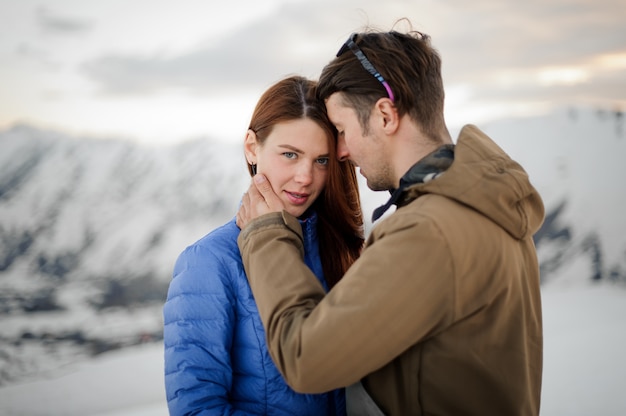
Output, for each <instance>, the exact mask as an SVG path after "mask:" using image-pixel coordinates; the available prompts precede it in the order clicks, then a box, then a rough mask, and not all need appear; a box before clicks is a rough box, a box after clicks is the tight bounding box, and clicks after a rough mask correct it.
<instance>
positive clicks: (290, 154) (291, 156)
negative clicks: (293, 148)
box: [283, 152, 297, 159]
mask: <svg viewBox="0 0 626 416" xmlns="http://www.w3.org/2000/svg"><path fill="white" fill-rule="evenodd" d="M283 156H285V157H286V158H287V159H295V158H296V156H297V155H296V153H295V152H284V153H283Z"/></svg>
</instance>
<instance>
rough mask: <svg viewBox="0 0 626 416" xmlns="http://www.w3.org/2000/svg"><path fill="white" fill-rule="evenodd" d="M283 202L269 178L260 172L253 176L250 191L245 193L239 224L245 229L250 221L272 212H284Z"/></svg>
mask: <svg viewBox="0 0 626 416" xmlns="http://www.w3.org/2000/svg"><path fill="white" fill-rule="evenodd" d="M283 209H285V206H284V204H283V202H282V201H281V200H280V198H279V197H278V195H276V194H275V193H274V190H273V189H272V186H271V185H270V183H269V181H268V180H267V178H266V177H265V176H264V175H263V174H261V173H259V174H257V175H255V176H254V177H253V178H252V184H251V185H250V188H248V192H246V193H245V194H243V198H242V199H241V206H240V207H239V212H237V226H239V228H240V229H242V230H243V229H244V227H245V226H246V225H248V223H250V221H252V220H253V219H255V218H258V217H260V216H261V215H263V214H269V213H270V212H282V210H283Z"/></svg>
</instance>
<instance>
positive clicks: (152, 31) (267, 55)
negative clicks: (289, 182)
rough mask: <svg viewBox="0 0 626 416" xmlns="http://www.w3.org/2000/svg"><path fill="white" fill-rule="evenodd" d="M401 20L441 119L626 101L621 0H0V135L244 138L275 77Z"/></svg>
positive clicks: (308, 68) (624, 105)
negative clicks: (429, 45) (441, 92)
mask: <svg viewBox="0 0 626 416" xmlns="http://www.w3.org/2000/svg"><path fill="white" fill-rule="evenodd" d="M402 17H407V18H409V19H410V20H411V22H412V24H413V28H414V29H417V30H420V31H422V32H425V33H428V34H429V35H431V37H432V42H433V45H434V46H435V47H436V48H437V49H438V50H439V51H440V53H441V55H442V58H443V73H444V83H445V85H446V93H447V101H446V117H447V120H448V123H449V124H450V125H451V127H455V126H458V125H460V124H464V123H468V122H471V123H476V124H480V123H482V122H486V121H487V120H489V119H491V118H494V117H500V116H508V115H517V114H525V113H529V112H530V113H532V112H542V111H545V110H547V109H549V108H550V107H552V106H555V105H556V106H562V105H568V106H571V105H577V106H581V105H585V106H603V107H604V108H607V109H621V110H622V111H624V110H626V0H593V1H591V0H543V1H539V0H526V1H519V0H499V1H495V0H475V1H472V2H468V1H462V0H413V1H408V0H385V1H380V0H361V1H356V0H342V1H337V0H309V1H306V0H263V1H260V0H230V1H220V2H217V1H209V0H179V1H174V0H132V1H131V0H90V1H85V0H0V129H5V128H7V127H10V126H12V125H13V124H15V123H16V122H22V123H30V124H33V125H36V126H39V127H43V128H53V129H56V130H62V131H67V132H69V133H71V134H80V135H90V136H98V137H110V136H123V137H127V138H132V139H136V140H140V141H143V142H152V143H172V142H175V141H180V140H184V139H188V138H192V137H197V136H209V137H213V138H215V139H224V140H239V139H241V138H242V137H243V134H244V132H245V129H246V127H247V125H248V122H249V117H250V114H251V112H252V109H253V107H254V105H255V103H256V100H257V99H258V97H259V96H260V94H261V93H262V92H263V91H264V90H265V89H266V88H267V87H268V86H269V85H271V84H272V83H274V82H276V81H277V80H279V79H280V78H282V77H284V76H286V75H289V74H293V73H298V74H302V75H305V76H308V77H312V78H317V77H318V76H319V73H320V71H321V69H322V67H323V66H324V65H325V64H326V63H327V62H328V61H329V60H330V59H332V58H333V57H334V55H335V53H336V51H337V50H338V49H339V47H340V46H341V45H342V44H343V42H344V41H345V39H346V38H347V37H348V36H349V35H350V33H351V32H353V31H357V30H359V29H362V28H363V27H364V26H365V25H370V26H374V27H376V28H379V29H384V30H387V29H390V28H391V27H392V25H393V23H394V22H395V21H396V20H398V19H399V18H402ZM400 28H401V27H400ZM390 83H392V85H393V82H392V81H390Z"/></svg>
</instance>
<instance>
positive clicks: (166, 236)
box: [0, 109, 626, 385]
mask: <svg viewBox="0 0 626 416" xmlns="http://www.w3.org/2000/svg"><path fill="white" fill-rule="evenodd" d="M479 127H481V128H483V130H485V131H486V132H487V133H488V134H490V135H491V136H492V138H493V139H494V140H495V141H496V142H498V143H499V144H500V145H501V146H502V147H503V148H504V149H505V150H506V151H507V152H508V153H509V154H510V155H511V156H512V157H513V158H514V159H516V160H518V161H520V162H521V163H522V165H523V166H524V167H525V168H526V169H527V171H528V173H529V175H530V177H531V180H532V181H533V183H534V184H535V185H536V186H537V188H538V189H539V191H540V193H541V194H542V196H543V197H544V201H545V204H546V208H547V217H546V221H545V224H544V227H543V228H542V229H541V230H540V231H539V232H538V233H537V235H536V242H537V247H538V250H539V255H540V260H541V267H542V279H543V283H544V284H553V283H552V280H557V279H556V278H555V279H551V278H552V276H557V277H558V280H561V281H563V282H565V283H567V284H573V283H575V282H569V281H568V279H567V275H568V273H566V272H564V271H567V270H570V269H569V268H571V267H575V268H576V269H577V270H578V271H580V270H586V272H585V273H582V275H583V276H585V277H586V278H587V279H590V280H591V279H596V280H606V281H620V282H625V281H626V235H625V233H624V232H625V231H626V217H625V216H623V215H621V212H622V210H623V209H624V206H625V205H626V186H625V185H623V184H622V180H623V178H626V168H625V165H624V164H623V163H620V162H621V160H620V158H621V157H623V155H626V136H625V132H624V131H623V129H624V121H623V116H622V115H621V113H620V112H616V111H600V110H589V109H567V110H563V111H559V112H556V113H554V114H550V115H547V116H544V117H538V118H529V119H517V120H509V121H503V122H498V123H493V124H490V125H485V126H479ZM453 133H454V132H453ZM248 183H249V179H248V176H247V173H246V170H245V161H244V158H243V154H242V148H241V145H240V144H238V143H237V144H227V143H225V142H219V141H211V140H209V139H197V140H193V141H189V142H186V143H182V144H179V145H175V146H169V147H147V146H145V145H144V146H142V145H139V144H134V143H132V142H129V141H122V140H96V139H85V138H75V137H69V136H67V135H63V134H61V133H58V132H50V131H42V130H37V129H35V128H32V127H28V126H16V127H14V128H11V129H9V130H7V131H4V132H0V314H1V315H2V317H1V319H2V326H1V327H0V328H1V330H0V385H2V384H8V383H11V382H15V381H18V380H21V379H25V378H33V377H40V376H41V375H42V372H45V371H47V370H52V369H53V368H56V367H58V366H61V365H64V364H66V363H69V362H72V361H73V360H77V359H83V358H85V357H88V356H91V355H94V354H99V353H101V352H104V351H108V350H111V349H115V348H121V347H124V346H127V345H133V344H138V343H142V342H150V341H158V340H160V338H161V325H162V315H161V307H162V303H163V301H164V299H165V294H166V290H167V285H168V283H169V280H170V277H171V270H172V267H173V263H174V261H175V259H176V256H177V255H178V253H179V252H180V251H181V250H182V249H183V248H184V247H185V246H186V245H188V244H190V243H192V242H193V241H195V240H196V239H198V238H199V237H201V236H202V235H204V234H206V233H207V232H208V231H209V230H211V229H212V228H214V227H215V226H217V225H220V224H222V223H224V222H225V221H227V220H229V219H230V218H232V216H233V215H234V213H235V211H236V208H237V204H238V202H239V198H240V196H241V194H242V193H243V191H244V190H245V189H246V187H247V185H248ZM386 196H387V195H384V194H381V193H373V192H371V191H369V190H367V189H365V188H363V190H362V198H363V205H364V210H365V212H366V218H368V217H369V216H370V213H371V211H372V209H373V208H375V207H376V206H377V205H378V204H380V203H382V202H384V200H385V199H386ZM368 228H369V224H368ZM576 275H581V273H577V274H576ZM564 276H565V277H564ZM51 357H52V358H53V359H50V358H51Z"/></svg>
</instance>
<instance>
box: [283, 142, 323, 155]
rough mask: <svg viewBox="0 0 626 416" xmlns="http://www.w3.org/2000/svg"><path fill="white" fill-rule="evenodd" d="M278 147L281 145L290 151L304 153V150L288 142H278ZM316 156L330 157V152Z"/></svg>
mask: <svg viewBox="0 0 626 416" xmlns="http://www.w3.org/2000/svg"><path fill="white" fill-rule="evenodd" d="M278 147H282V148H284V149H288V150H290V151H292V152H294V153H301V154H304V153H305V152H304V150H301V149H298V148H297V147H295V146H292V145H290V144H279V145H278ZM317 157H330V153H325V154H323V155H319V156H317Z"/></svg>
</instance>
